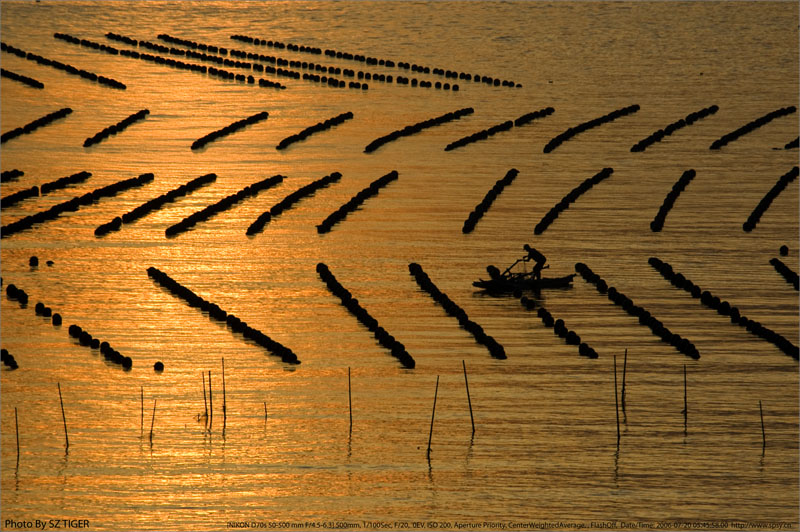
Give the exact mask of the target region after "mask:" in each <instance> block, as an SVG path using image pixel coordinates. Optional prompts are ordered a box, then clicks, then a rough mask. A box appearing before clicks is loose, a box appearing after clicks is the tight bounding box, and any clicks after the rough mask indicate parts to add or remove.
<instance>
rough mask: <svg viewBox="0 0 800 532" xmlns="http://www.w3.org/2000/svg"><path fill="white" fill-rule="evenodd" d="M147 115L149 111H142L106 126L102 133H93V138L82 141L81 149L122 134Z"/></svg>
mask: <svg viewBox="0 0 800 532" xmlns="http://www.w3.org/2000/svg"><path fill="white" fill-rule="evenodd" d="M149 114H150V111H149V110H148V109H142V110H141V111H136V112H135V113H133V114H132V115H130V116H128V117H126V118H123V119H122V120H120V121H119V122H117V123H116V124H114V125H111V126H108V127H107V128H104V129H103V130H102V131H100V132H98V133H95V135H94V136H93V137H89V138H87V139H86V140H85V141H83V147H84V148H87V147H89V146H92V145H94V144H98V143H100V142H102V141H103V140H105V139H106V138H108V137H109V136H111V135H116V134H117V133H122V132H123V131H125V129H126V128H127V127H128V126H130V125H131V124H133V123H135V122H138V121H139V120H144V118H145V117H146V116H147V115H149Z"/></svg>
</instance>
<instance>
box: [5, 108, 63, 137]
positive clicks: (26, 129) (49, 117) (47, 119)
mask: <svg viewBox="0 0 800 532" xmlns="http://www.w3.org/2000/svg"><path fill="white" fill-rule="evenodd" d="M71 112H72V109H70V108H69V107H64V108H63V109H59V110H58V111H53V112H52V113H48V114H46V115H44V116H42V117H40V118H37V119H36V120H34V121H33V122H29V123H27V124H25V125H24V126H22V127H16V128H14V129H12V130H11V131H6V132H5V133H3V134H2V135H1V136H0V144H3V143H6V142H8V141H9V140H11V139H13V138H16V137H19V136H20V135H22V134H27V133H33V132H34V131H36V130H37V129H39V128H40V127H44V126H46V125H48V124H50V123H51V122H53V121H55V120H58V119H59V118H64V117H65V116H67V115H68V114H70V113H71Z"/></svg>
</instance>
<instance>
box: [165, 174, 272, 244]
mask: <svg viewBox="0 0 800 532" xmlns="http://www.w3.org/2000/svg"><path fill="white" fill-rule="evenodd" d="M283 179H284V176H282V175H275V176H272V177H268V178H267V179H262V180H261V181H258V182H256V183H253V184H252V185H248V186H246V187H245V188H243V189H242V190H240V191H238V192H236V193H235V194H231V195H229V196H226V197H224V198H222V199H221V200H219V201H218V202H216V203H213V204H211V205H209V206H208V207H205V208H204V209H201V210H199V211H197V212H194V213H192V214H190V215H189V216H187V217H186V218H184V219H183V220H181V221H180V222H178V223H176V224H174V225H171V226H169V227H167V229H166V231H165V234H166V236H167V237H173V236H176V235H178V234H180V233H183V232H186V231H188V230H189V229H191V228H192V227H194V226H195V225H196V224H197V223H198V222H202V221H206V220H208V219H209V218H211V217H213V216H216V215H217V214H219V213H220V212H223V211H226V210H228V209H230V208H232V207H233V206H234V205H235V204H236V203H238V202H240V201H242V200H243V199H245V198H249V197H253V196H256V195H258V193H259V192H262V191H264V190H267V189H269V188H272V187H274V186H276V185H278V184H280V183H281V182H283Z"/></svg>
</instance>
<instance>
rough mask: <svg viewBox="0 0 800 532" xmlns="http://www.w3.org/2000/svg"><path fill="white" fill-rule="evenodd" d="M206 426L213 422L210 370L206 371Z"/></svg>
mask: <svg viewBox="0 0 800 532" xmlns="http://www.w3.org/2000/svg"><path fill="white" fill-rule="evenodd" d="M208 412H209V414H208V426H209V427H210V426H211V423H212V422H213V421H214V398H213V397H212V395H211V370H208Z"/></svg>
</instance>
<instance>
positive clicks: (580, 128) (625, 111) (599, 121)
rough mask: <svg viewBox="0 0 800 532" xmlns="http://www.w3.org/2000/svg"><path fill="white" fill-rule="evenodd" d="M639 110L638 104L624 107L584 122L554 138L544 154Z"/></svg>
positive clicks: (546, 146)
mask: <svg viewBox="0 0 800 532" xmlns="http://www.w3.org/2000/svg"><path fill="white" fill-rule="evenodd" d="M638 110H639V105H638V104H633V105H629V106H628V107H623V108H622V109H617V110H616V111H611V112H610V113H608V114H606V115H603V116H601V117H598V118H595V119H592V120H589V121H588V122H583V123H582V124H578V125H577V126H574V127H571V128H568V129H567V130H566V131H564V132H563V133H560V134H558V135H556V136H555V137H553V138H552V139H551V140H550V142H548V143H547V144H546V145H545V147H544V153H550V152H551V151H553V150H554V149H556V148H557V147H559V146H560V145H561V144H562V143H564V142H565V141H567V140H569V139H571V138H572V137H574V136H575V135H577V134H578V133H583V132H584V131H586V130H589V129H592V128H594V127H597V126H600V125H603V124H605V123H607V122H611V121H613V120H616V119H617V118H621V117H623V116H626V115H629V114H632V113H635V112H636V111H638Z"/></svg>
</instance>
